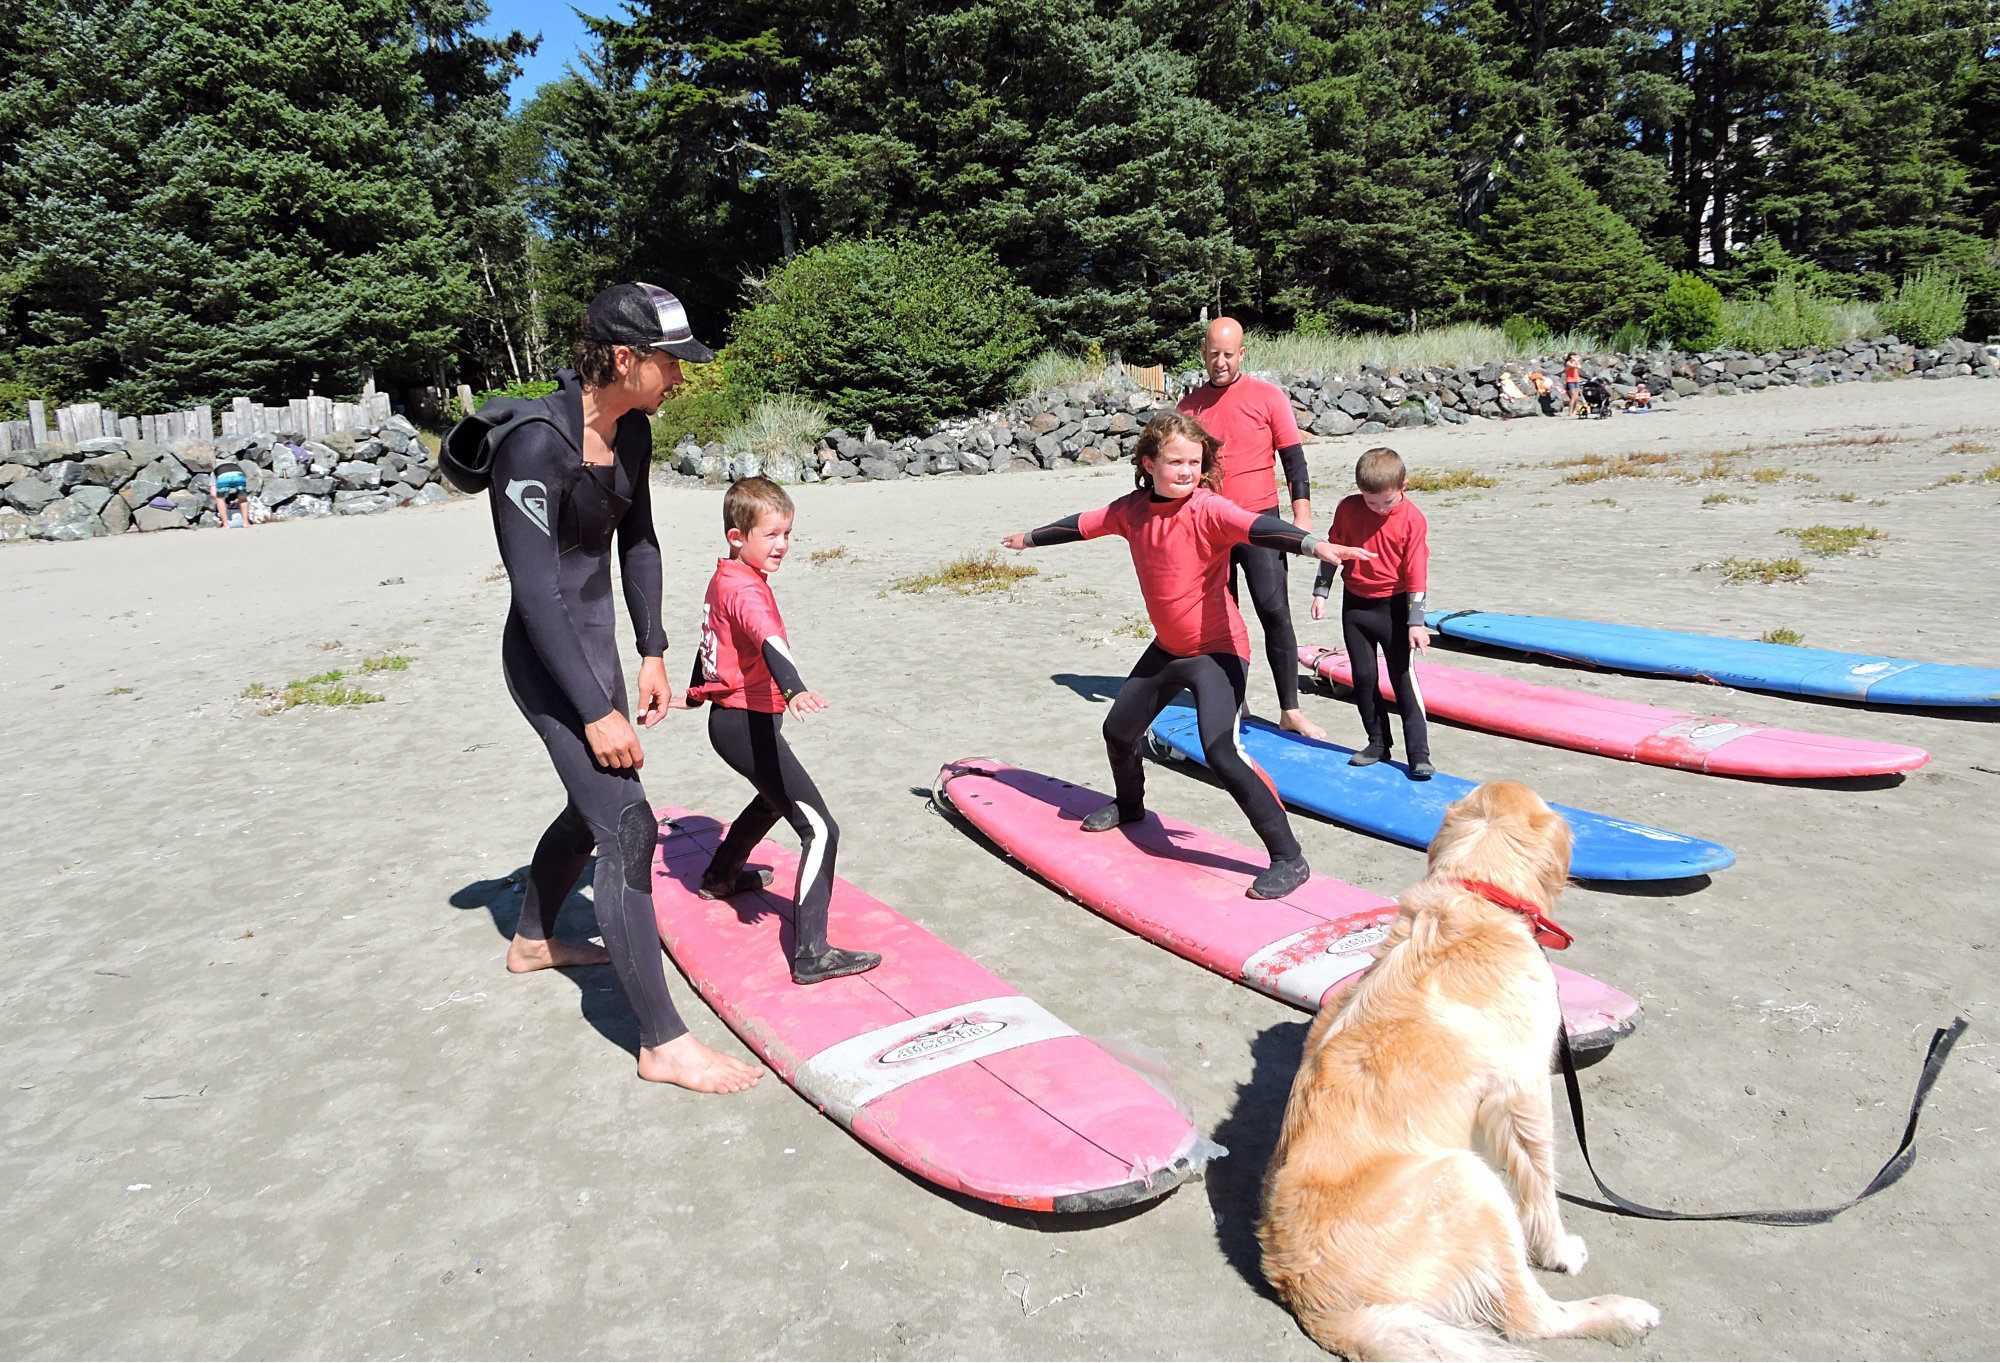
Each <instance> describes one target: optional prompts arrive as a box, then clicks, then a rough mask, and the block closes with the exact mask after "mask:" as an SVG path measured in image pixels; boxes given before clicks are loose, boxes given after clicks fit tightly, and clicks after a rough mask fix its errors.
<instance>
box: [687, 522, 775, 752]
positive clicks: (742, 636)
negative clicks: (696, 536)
mask: <svg viewBox="0 0 2000 1363" xmlns="http://www.w3.org/2000/svg"><path fill="white" fill-rule="evenodd" d="M784 637H785V620H784V617H783V616H781V615H779V614H778V598H777V597H775V596H773V595H772V594H771V584H770V583H769V582H767V581H765V580H764V575H763V574H762V573H760V572H758V571H757V570H756V569H755V568H752V567H750V566H749V565H748V564H745V563H739V562H737V561H736V560H735V559H733V558H725V559H720V560H718V561H717V562H716V565H715V576H714V577H711V578H710V579H709V580H708V595H707V596H705V597H703V598H702V603H701V658H700V664H701V675H702V677H703V679H704V680H703V681H702V683H701V684H700V685H698V686H691V687H689V688H688V699H689V700H690V701H701V700H707V701H713V702H715V703H716V704H717V705H720V706H723V707H725V708H727V709H731V710H756V711H758V712H760V713H762V714H767V715H775V714H777V713H779V712H780V711H782V710H783V709H784V708H785V697H784V693H783V692H782V691H781V690H780V689H779V686H778V683H777V681H776V680H775V679H774V678H773V677H772V676H771V668H770V666H769V664H767V663H766V662H765V661H764V644H765V642H766V641H767V640H771V639H778V640H783V639H784Z"/></svg>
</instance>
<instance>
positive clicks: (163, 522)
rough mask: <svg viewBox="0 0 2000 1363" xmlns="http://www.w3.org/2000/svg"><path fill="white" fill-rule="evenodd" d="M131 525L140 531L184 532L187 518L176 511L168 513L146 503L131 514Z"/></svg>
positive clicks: (186, 526)
mask: <svg viewBox="0 0 2000 1363" xmlns="http://www.w3.org/2000/svg"><path fill="white" fill-rule="evenodd" d="M132 524H133V525H135V526H137V527H138V528H139V529H141V530H147V531H151V530H185V529H187V528H188V518H187V517H186V516H183V515H182V514H181V513H180V512H178V511H168V510H165V509H164V508H162V507H157V506H154V505H152V504H151V503H148V504H147V505H145V506H141V507H137V508H135V509H134V510H133V512H132Z"/></svg>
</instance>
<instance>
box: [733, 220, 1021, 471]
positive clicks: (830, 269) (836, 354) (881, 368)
mask: <svg viewBox="0 0 2000 1363" xmlns="http://www.w3.org/2000/svg"><path fill="white" fill-rule="evenodd" d="M1034 306H1035V303H1034V298H1033V296H1032V295H1030V294H1029V293H1028V291H1027V290H1026V289H1024V288H1022V287H1021V286H1020V285H1019V284H1017V283H1015V282H1014V280H1013V279H1012V278H1011V277H1010V276H1009V275H1008V274H1007V273H1006V272H1005V271H1004V270H1003V269H1001V267H1000V265H999V263H998V262H997V261H995V260H994V258H993V257H992V256H991V255H990V254H988V253H987V252H986V251H984V250H982V249H979V248H975V247H966V246H963V245H961V244H959V243H957V242H954V241H949V240H919V239H917V238H914V237H908V236H894V237H885V238H873V239H852V240H847V241H838V242H832V243H829V244H828V245H825V246H818V247H814V248H813V249H812V250H810V251H805V252H803V253H801V254H799V255H797V256H794V257H793V258H792V259H791V260H790V261H788V262H787V263H786V264H785V265H784V266H783V267H781V268H780V269H778V270H777V271H776V272H775V273H773V274H772V275H771V276H770V277H769V278H768V279H766V280H765V281H764V283H763V285H762V287H760V288H759V289H758V291H757V296H756V301H755V302H754V303H753V304H752V306H751V307H750V308H749V310H748V311H746V312H745V313H744V314H743V315H742V317H741V318H740V319H739V320H738V323H737V328H736V336H735V339H734V341H733V342H732V346H731V348H732V350H733V351H734V353H735V354H736V356H737V357H738V358H739V359H740V360H741V361H742V362H743V363H744V365H745V367H746V374H747V378H748V381H749V383H750V385H751V386H752V388H753V389H754V390H755V391H757V392H760V393H799V394H803V395H805V396H808V397H813V398H818V399H819V400H821V401H823V402H824V403H826V405H827V410H828V412H829V414H830V415H831V416H832V417H833V419H834V420H835V421H837V422H840V423H841V424H842V425H855V426H858V425H860V424H862V423H864V422H866V423H872V424H873V425H874V426H875V427H876V428H877V429H878V430H879V431H880V432H882V433H884V434H889V435H901V434H905V433H908V432H912V431H917V430H920V429H922V428H923V427H925V426H928V425H929V424H930V423H932V422H934V421H936V420H938V419H939V418H941V417H945V416H951V415H955V414H957V413H960V412H965V411H969V410H971V409H973V408H975V407H979V406H983V405H986V404H990V403H994V402H998V401H1000V400H1001V399H1002V398H1004V397H1005V396H1006V393H1007V385H1008V381H1009V380H1010V379H1012V378H1013V376H1014V374H1015V373H1016V372H1017V371H1018V370H1019V369H1020V368H1021V364H1022V361H1024V360H1026V359H1027V357H1028V355H1029V353H1030V352H1031V351H1032V350H1033V349H1034V347H1035V342H1036V340H1037V336H1036V330H1035V323H1034V320H1033V319H1034Z"/></svg>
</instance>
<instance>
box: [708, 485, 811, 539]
mask: <svg viewBox="0 0 2000 1363" xmlns="http://www.w3.org/2000/svg"><path fill="white" fill-rule="evenodd" d="M771 511H775V512H777V513H778V514H779V515H780V516H790V515H792V514H794V513H793V510H792V499H791V497H790V496H789V495H788V494H787V493H786V492H785V490H784V489H783V488H781V487H779V486H778V485H777V484H776V483H774V482H772V481H771V480H770V479H769V478H738V479H737V480H736V481H735V482H733V483H731V484H730V485H729V491H727V492H725V493H723V494H722V532H723V533H724V534H725V535H726V534H728V533H729V532H730V531H731V530H741V531H742V532H743V533H744V534H746V535H747V534H749V533H750V532H751V531H752V530H755V529H756V528H757V522H758V521H760V520H762V519H764V515H765V513H766V512H771Z"/></svg>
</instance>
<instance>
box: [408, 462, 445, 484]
mask: <svg viewBox="0 0 2000 1363" xmlns="http://www.w3.org/2000/svg"><path fill="white" fill-rule="evenodd" d="M401 477H402V479H403V481H404V482H406V483H408V484H409V485H410V486H411V487H422V486H423V485H424V484H426V483H429V482H433V481H435V480H436V478H437V470H436V469H434V468H432V467H431V466H430V465H429V464H424V463H408V464H405V465H403V472H402V475H401Z"/></svg>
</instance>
